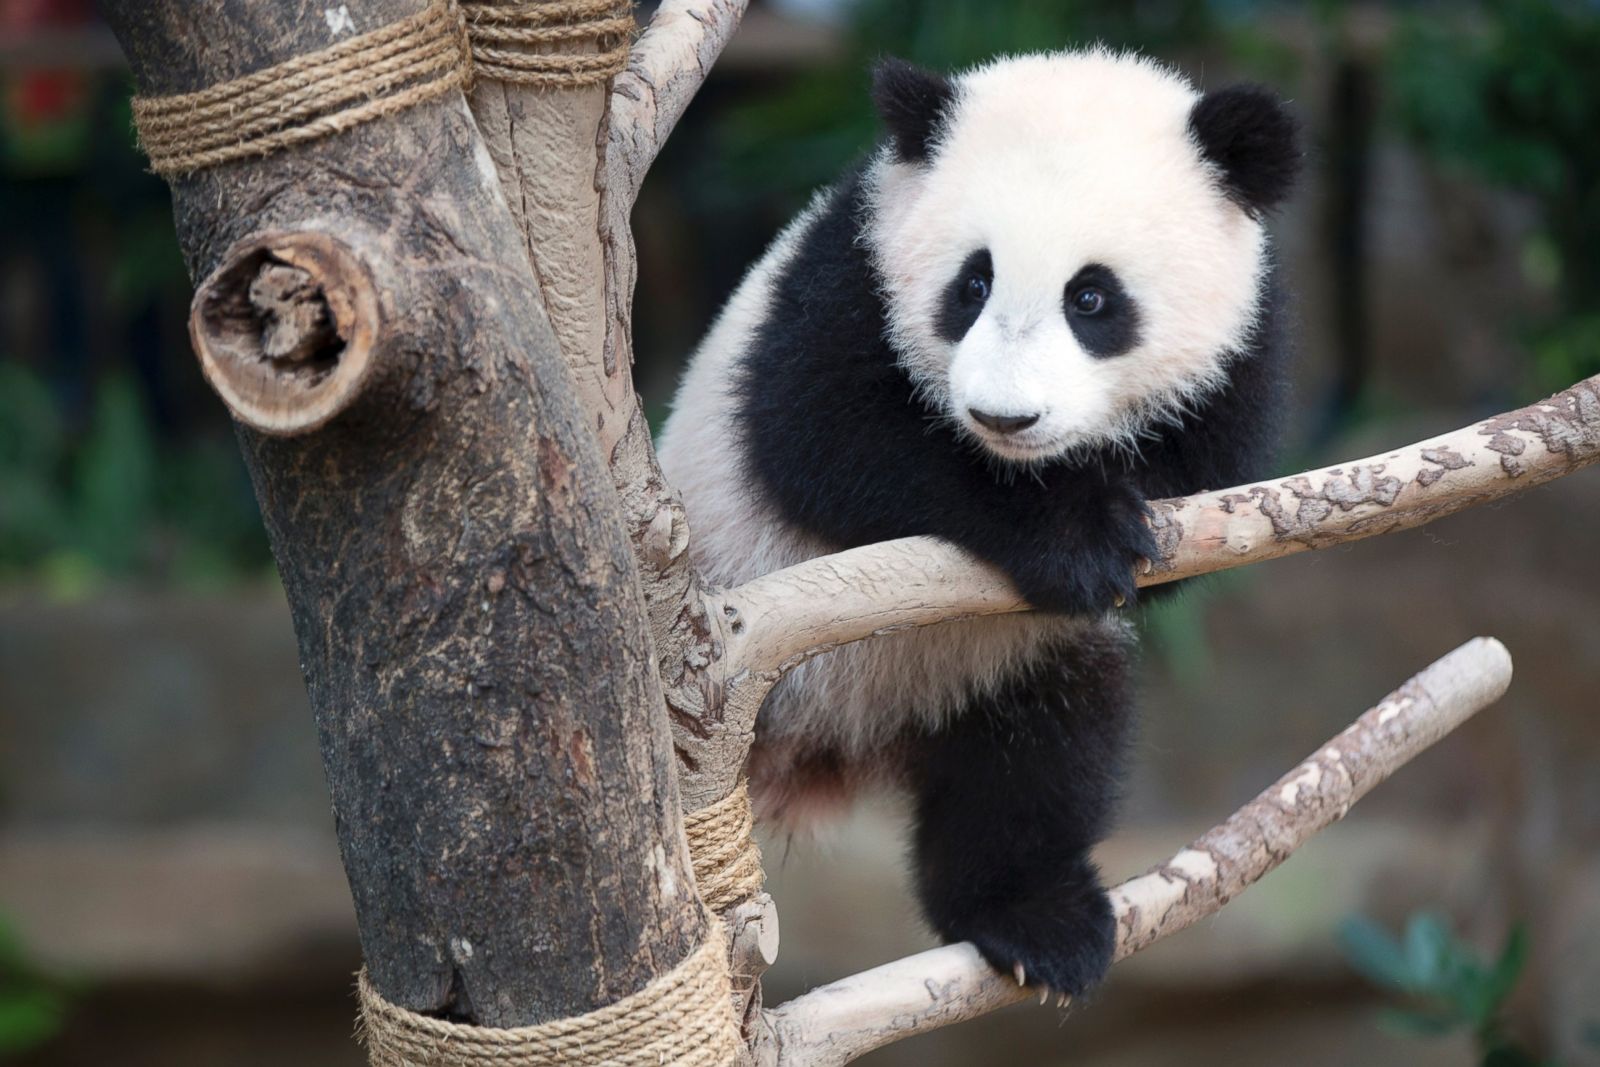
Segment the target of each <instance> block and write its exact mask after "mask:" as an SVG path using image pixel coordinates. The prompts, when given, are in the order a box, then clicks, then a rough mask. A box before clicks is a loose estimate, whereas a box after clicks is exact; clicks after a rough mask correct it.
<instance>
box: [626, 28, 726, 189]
mask: <svg viewBox="0 0 1600 1067" xmlns="http://www.w3.org/2000/svg"><path fill="white" fill-rule="evenodd" d="M748 4H749V0H662V4H661V6H660V7H659V8H657V9H656V13H655V15H654V16H653V17H652V18H651V19H650V25H649V26H648V27H646V29H645V32H644V35H643V36H642V37H640V38H639V43H638V44H636V45H634V46H633V55H632V56H631V57H630V58H629V60H628V69H627V70H625V71H623V72H622V73H621V74H619V75H617V79H616V81H615V82H614V83H613V85H612V89H611V147H610V149H609V151H608V153H607V155H608V161H609V163H610V167H611V169H610V173H609V174H608V175H607V177H608V179H609V185H608V188H607V191H608V192H609V193H610V194H611V195H612V196H615V197H617V198H618V200H620V201H621V202H622V204H624V205H625V207H624V210H627V209H628V208H631V207H632V206H633V201H634V199H635V198H636V197H637V196H638V195H639V186H640V185H641V184H642V183H643V182H644V175H645V172H646V171H647V170H649V169H650V164H651V163H652V162H653V161H654V160H655V158H656V153H658V152H660V151H661V146H662V145H664V144H666V143H667V136H668V135H669V134H671V133H672V128H673V127H674V126H676V125H677V124H678V120H679V119H680V118H682V117H683V113H684V111H685V110H687V109H688V107H689V101H690V100H692V99H694V94H695V93H696V92H697V91H698V90H699V88H700V85H701V83H702V82H704V81H705V80H706V75H707V74H709V73H710V72H711V65H712V64H713V63H715V62H716V60H717V56H718V55H719V54H720V53H721V52H722V48H723V46H724V45H726V44H727V43H728V38H730V37H732V36H733V31H734V30H736V29H738V28H739V20H740V19H741V18H743V17H744V9H745V8H746V7H747V6H748Z"/></svg>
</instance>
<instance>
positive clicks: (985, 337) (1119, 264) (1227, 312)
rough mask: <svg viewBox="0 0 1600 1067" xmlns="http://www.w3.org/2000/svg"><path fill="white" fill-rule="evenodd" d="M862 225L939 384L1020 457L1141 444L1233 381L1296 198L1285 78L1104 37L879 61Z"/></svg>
mask: <svg viewBox="0 0 1600 1067" xmlns="http://www.w3.org/2000/svg"><path fill="white" fill-rule="evenodd" d="M873 88H874V97H875V100H876V103H877V106H878V110H879V112H880V114H881V115H882V117H883V120H884V123H885V126H886V127H887V130H888V134H889V136H888V140H887V142H886V144H885V146H884V148H883V149H882V150H881V151H880V153H879V154H878V156H877V157H875V159H874V161H873V163H872V166H871V167H870V169H869V172H868V177H867V182H868V189H869V193H870V196H871V201H870V204H871V210H870V211H869V213H868V220H867V232H866V240H867V244H868V246H869V247H870V249H871V253H872V257H873V262H874V266H875V268H876V270H877V273H878V275H879V283H880V284H881V286H882V287H883V290H884V295H885V298H886V300H887V303H888V308H889V332H890V339H891V342H892V343H893V345H894V347H895V350H896V351H897V353H898V355H899V358H900V360H901V362H902V364H903V365H904V367H905V368H906V371H907V372H908V373H909V374H910V376H911V377H912V379H913V381H914V382H915V383H916V385H917V387H918V389H919V390H920V391H921V392H922V394H923V395H924V397H925V399H926V400H927V401H928V402H929V404H930V405H932V406H933V407H934V408H935V409H936V410H938V411H940V412H941V413H942V414H944V415H945V416H946V417H948V418H949V419H950V420H952V422H954V423H955V424H956V425H957V426H959V427H960V428H961V429H962V431H963V432H964V433H965V434H967V435H969V436H970V437H972V438H973V439H975V440H976V441H978V442H980V443H981V444H982V445H983V446H984V447H985V448H986V449H987V450H988V451H989V452H991V453H992V454H994V455H995V456H998V457H1000V458H1001V459H1003V460H1008V461H1013V462H1021V463H1028V462H1038V461H1045V460H1049V459H1052V458H1055V457H1058V456H1061V455H1064V454H1066V453H1069V452H1071V451H1072V450H1074V449H1076V448H1079V447H1085V446H1088V447H1093V446H1098V445H1105V444H1113V445H1114V444H1118V443H1124V444H1126V443H1129V442H1131V441H1133V440H1134V439H1135V438H1136V437H1137V436H1138V435H1139V434H1140V433H1141V432H1142V431H1144V430H1145V429H1146V428H1147V427H1148V426H1149V425H1150V422H1151V420H1153V419H1156V418H1160V417H1162V416H1164V415H1171V414H1172V413H1175V412H1180V411H1182V410H1184V408H1185V406H1186V405H1187V404H1189V403H1190V402H1191V401H1193V400H1195V399H1197V398H1199V397H1201V396H1203V395H1204V394H1205V393H1206V392H1207V391H1208V390H1211V389H1214V388H1216V387H1217V386H1218V385H1219V384H1220V383H1221V382H1222V381H1224V380H1225V378H1226V375H1227V370H1228V362H1229V360H1230V359H1231V358H1232V356H1233V355H1234V354H1235V353H1236V352H1237V350H1238V349H1239V348H1240V347H1241V346H1242V345H1243V344H1244V343H1245V342H1246V341H1247V340H1248V336H1249V333H1250V331H1251V330H1252V328H1253V327H1254V324H1255V320H1256V316H1257V313H1258V307H1259V302H1260V289H1261V284H1260V283H1261V279H1262V273H1263V270H1264V268H1265V265H1266V255H1267V251H1266V238H1265V233H1264V230H1263V228H1262V221H1261V219H1262V215H1263V213H1264V212H1266V211H1268V210H1269V209H1271V208H1272V207H1274V206H1276V205H1277V204H1278V202H1279V201H1281V200H1282V199H1283V197H1284V196H1285V195H1286V194H1287V192H1288V189H1289V186H1290V183H1291V182H1292V180H1293V176H1294V172H1295V170H1296V167H1297V164H1298V161H1299V154H1300V151H1299V148H1298V145H1297V136H1296V124H1295V122H1294V120H1293V119H1292V118H1291V117H1290V116H1289V115H1288V113H1287V112H1286V111H1285V110H1284V109H1283V106H1282V105H1281V104H1280V103H1279V102H1278V101H1277V99H1276V98H1275V97H1274V96H1272V95H1271V94H1270V93H1268V92H1266V91H1265V90H1262V89H1259V88H1252V87H1239V88H1233V89H1227V90H1223V91H1220V92H1214V93H1208V94H1205V95H1202V94H1200V93H1198V92H1196V91H1195V90H1194V89H1193V88H1192V87H1191V86H1190V85H1189V84H1188V82H1187V81H1185V80H1184V79H1183V78H1182V77H1181V76H1180V75H1178V74H1176V73H1174V72H1172V71H1169V70H1167V69H1165V68H1163V67H1161V66H1158V65H1157V64H1155V63H1153V62H1151V61H1150V60H1147V59H1143V58H1138V57H1135V56H1128V55H1118V54H1114V53H1111V52H1107V51H1101V50H1096V51H1090V52H1078V53H1060V54H1052V55H1038V56H1025V57H1018V58H1009V59H1002V60H998V61H996V62H994V63H991V64H989V65H988V66H984V67H980V68H978V69H976V70H974V71H971V72H969V73H967V74H964V75H962V76H960V77H958V78H955V79H946V78H944V77H942V76H940V75H937V74H933V73H930V72H928V71H924V70H920V69H918V68H916V67H913V66H910V65H909V64H906V63H902V62H899V61H895V60H890V61H887V62H885V63H883V64H880V65H879V67H878V69H877V70H876V72H875V79H874V87H873Z"/></svg>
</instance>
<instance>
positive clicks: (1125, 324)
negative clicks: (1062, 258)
mask: <svg viewBox="0 0 1600 1067" xmlns="http://www.w3.org/2000/svg"><path fill="white" fill-rule="evenodd" d="M1061 306H1062V310H1063V312H1064V313H1065V314H1066V316H1067V325H1068V326H1070V327H1072V334H1073V336H1074V337H1076V338H1077V339H1078V343H1079V344H1080V345H1082V346H1083V350H1084V351H1085V352H1088V353H1089V354H1090V355H1091V356H1096V357H1098V358H1100V359H1110V358H1111V357H1112V356H1120V355H1122V354H1123V353H1124V352H1127V351H1129V350H1131V349H1132V348H1133V347H1134V346H1135V345H1137V344H1138V343H1139V306H1138V305H1137V304H1136V303H1134V300H1133V298H1132V297H1131V296H1129V295H1128V291H1127V290H1126V289H1124V288H1123V287H1122V282H1121V280H1120V279H1118V278H1117V274H1116V271H1114V270H1112V269H1111V268H1110V267H1108V266H1106V265H1105V264H1103V263H1090V264H1087V265H1086V266H1084V267H1083V269H1082V270H1080V271H1078V273H1077V274H1074V275H1073V276H1072V280H1071V281H1070V282H1068V283H1067V288H1066V291H1065V293H1063V295H1062V299H1061Z"/></svg>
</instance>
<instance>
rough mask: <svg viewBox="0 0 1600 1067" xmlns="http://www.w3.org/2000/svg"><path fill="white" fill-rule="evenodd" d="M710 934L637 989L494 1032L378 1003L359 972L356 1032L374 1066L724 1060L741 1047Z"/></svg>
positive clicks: (642, 1065)
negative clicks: (583, 1011)
mask: <svg viewBox="0 0 1600 1067" xmlns="http://www.w3.org/2000/svg"><path fill="white" fill-rule="evenodd" d="M706 930H707V933H706V939H705V941H704V942H703V943H702V944H701V945H700V947H699V948H697V949H695V950H694V951H693V952H691V953H689V955H688V956H687V957H686V958H685V959H684V961H683V962H682V963H680V964H678V966H676V967H674V968H673V969H672V970H670V971H668V972H667V973H666V974H663V975H661V976H660V977H659V978H656V979H655V980H654V981H652V982H651V983H650V984H649V985H647V986H645V987H644V988H643V989H641V990H639V991H638V992H637V993H633V994H630V995H628V996H626V997H623V998H622V999H621V1000H619V1001H616V1002H615V1003H613V1004H607V1005H606V1006H604V1007H602V1008H597V1009H595V1010H594V1011H592V1012H590V1013H589V1014H587V1015H577V1016H573V1017H572V1018H569V1019H556V1020H554V1021H552V1022H547V1023H540V1024H538V1025H537V1026H519V1027H514V1028H511V1029H497V1028H495V1027H489V1026H471V1025H468V1024H466V1023H454V1022H449V1021H447V1020H444V1019H435V1018H433V1017H432V1016H428V1015H419V1014H417V1013H416V1012H412V1011H407V1010H406V1009H404V1008H399V1007H396V1006H395V1005H393V1004H390V1003H389V1002H388V1001H386V1000H384V999H383V998H382V997H381V996H379V995H378V993H377V991H376V990H374V989H373V988H372V984H371V983H370V982H368V981H367V972H366V970H365V969H363V970H362V971H361V974H360V976H359V977H358V978H357V980H356V986H357V990H358V992H359V995H360V997H361V1035H362V1039H363V1040H364V1041H365V1042H366V1045H367V1055H368V1058H369V1062H371V1064H372V1065H373V1067H478V1065H480V1064H484V1065H491V1064H492V1065H493V1067H557V1065H560V1067H600V1065H602V1064H604V1065H606V1067H613V1065H614V1067H662V1065H664V1064H677V1065H680V1067H726V1065H727V1064H730V1063H734V1062H735V1061H736V1060H737V1059H738V1058H739V1056H740V1054H741V1053H742V1052H743V1051H744V1045H743V1042H742V1041H741V1040H740V1037H739V1024H738V1022H737V1021H736V1020H735V1019H734V1015H733V991H732V984H731V982H730V981H729V978H728V943H727V938H726V936H725V935H724V933H723V928H722V922H721V921H720V920H719V919H717V918H716V916H709V917H708V918H707V922H706Z"/></svg>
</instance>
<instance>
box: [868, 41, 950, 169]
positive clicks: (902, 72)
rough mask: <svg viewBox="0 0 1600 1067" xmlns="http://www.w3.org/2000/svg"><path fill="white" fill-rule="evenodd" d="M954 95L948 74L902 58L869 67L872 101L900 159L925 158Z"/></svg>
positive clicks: (905, 160)
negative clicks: (870, 68)
mask: <svg viewBox="0 0 1600 1067" xmlns="http://www.w3.org/2000/svg"><path fill="white" fill-rule="evenodd" d="M955 95H956V87H955V85H953V84H952V83H951V81H950V79H949V78H946V77H945V76H944V75H942V74H935V73H934V72H933V71H931V70H924V69H923V68H922V67H919V66H917V65H916V64H914V63H907V62H906V61H905V60H903V59H893V58H889V59H880V60H879V61H878V62H877V63H875V64H874V65H873V67H872V102H873V103H874V104H876V105H877V108H878V114H879V115H880V116H882V118H883V124H884V126H885V127H886V128H887V129H888V131H889V137H890V138H891V140H893V142H894V151H895V155H896V156H898V157H899V159H900V162H902V163H921V162H922V161H924V160H926V159H927V158H928V155H929V154H930V153H931V152H932V151H933V143H934V140H935V139H936V138H937V136H938V133H939V124H940V122H942V121H943V119H944V117H945V115H946V113H947V112H948V111H949V108H950V104H951V102H952V101H954V100H955Z"/></svg>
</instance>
